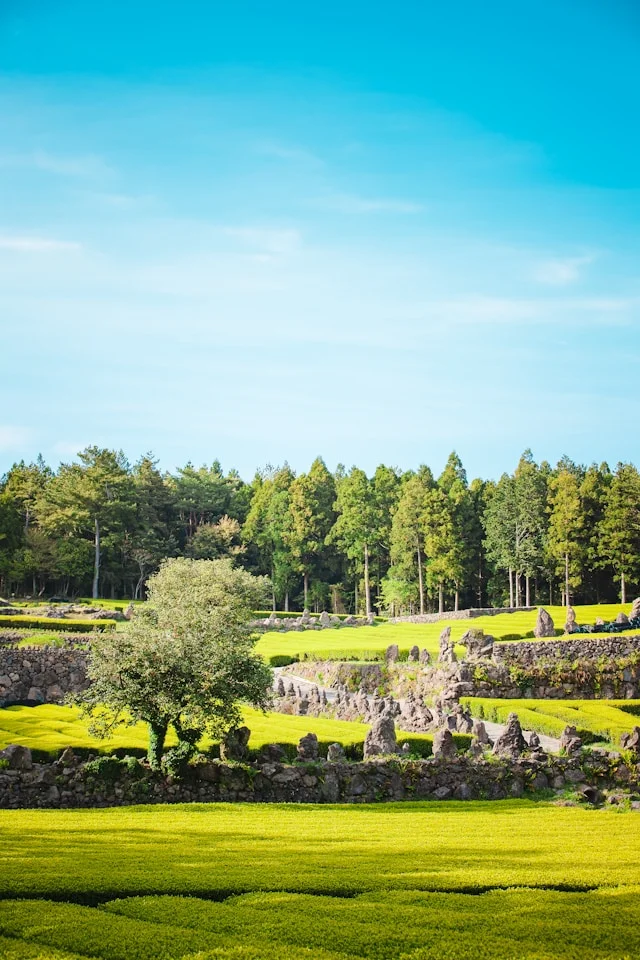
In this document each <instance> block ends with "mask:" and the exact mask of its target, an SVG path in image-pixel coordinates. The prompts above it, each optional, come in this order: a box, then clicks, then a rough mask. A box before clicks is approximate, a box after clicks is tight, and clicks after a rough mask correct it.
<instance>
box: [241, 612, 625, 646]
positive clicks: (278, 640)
mask: <svg viewBox="0 0 640 960" xmlns="http://www.w3.org/2000/svg"><path fill="white" fill-rule="evenodd" d="M548 610H549V613H550V614H551V616H552V617H553V620H554V623H555V625H556V627H558V628H561V627H563V626H564V623H565V619H566V610H565V608H564V607H549V608H548ZM575 610H576V617H577V620H578V623H594V622H595V620H596V617H602V619H603V620H614V619H615V617H616V615H617V614H618V613H619V612H620V610H624V611H625V613H627V614H628V613H629V612H630V610H631V604H630V603H627V604H599V605H596V606H584V607H576V608H575ZM536 617H537V612H536V611H533V612H530V613H524V612H522V611H516V612H515V613H501V614H498V615H497V616H495V617H478V618H477V619H473V620H441V621H440V622H438V623H381V624H378V625H376V626H371V627H353V628H349V627H343V628H341V629H335V630H322V631H315V632H304V633H303V632H300V633H298V632H290V633H278V632H269V633H265V634H263V635H262V636H261V637H260V639H259V641H258V646H257V649H258V650H259V651H260V653H262V655H263V656H264V657H267V658H270V657H276V656H289V657H296V658H298V659H302V658H303V657H304V656H305V655H306V656H307V659H318V660H324V659H327V660H329V659H340V658H344V659H357V660H367V659H371V658H372V657H371V656H370V655H373V656H376V655H377V656H379V655H380V654H381V653H384V651H385V650H386V649H387V647H388V646H389V645H390V644H392V643H397V644H398V646H399V647H400V649H401V651H404V653H405V654H406V653H407V652H408V650H409V648H410V647H412V646H413V645H414V644H417V646H419V647H420V648H421V649H426V650H428V651H429V653H430V654H431V655H432V656H435V655H437V653H438V638H439V637H440V633H441V632H442V630H443V628H444V627H446V626H450V627H451V636H452V637H453V639H454V640H458V639H459V638H460V637H461V636H462V635H463V633H465V631H466V630H468V629H469V628H470V627H477V628H481V629H483V630H484V631H485V633H489V634H491V635H492V636H494V637H496V638H497V639H500V638H504V637H507V638H510V639H512V638H514V637H518V638H519V637H523V636H524V635H525V634H526V633H528V632H530V631H532V630H533V628H534V627H535V624H536ZM625 633H627V634H629V635H633V634H635V633H638V631H637V630H630V631H625ZM590 636H593V637H598V636H610V634H590ZM456 649H457V653H458V654H459V655H460V656H462V655H463V654H464V647H461V646H458V647H457V648H456Z"/></svg>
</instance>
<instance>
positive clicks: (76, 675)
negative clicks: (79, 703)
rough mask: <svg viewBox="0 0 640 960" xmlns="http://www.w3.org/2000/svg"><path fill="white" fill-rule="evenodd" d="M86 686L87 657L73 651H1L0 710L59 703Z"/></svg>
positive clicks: (24, 648)
mask: <svg viewBox="0 0 640 960" xmlns="http://www.w3.org/2000/svg"><path fill="white" fill-rule="evenodd" d="M87 686H88V681H87V654H86V652H85V651H84V650H77V649H73V648H72V647H67V648H65V647H62V648H59V647H23V648H21V649H16V648H3V649H0V707H7V706H10V705H11V704H12V703H23V702H24V701H29V702H33V703H62V702H63V701H64V699H65V697H66V696H67V694H70V693H79V692H80V691H82V690H85V689H86V688H87Z"/></svg>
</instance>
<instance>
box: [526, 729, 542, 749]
mask: <svg viewBox="0 0 640 960" xmlns="http://www.w3.org/2000/svg"><path fill="white" fill-rule="evenodd" d="M540 749H541V748H540V737H539V736H538V734H537V733H536V732H535V730H533V731H532V732H531V733H530V734H529V750H531V751H533V752H536V753H538V752H539V751H540Z"/></svg>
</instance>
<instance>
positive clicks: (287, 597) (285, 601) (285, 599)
mask: <svg viewBox="0 0 640 960" xmlns="http://www.w3.org/2000/svg"><path fill="white" fill-rule="evenodd" d="M284 609H285V613H288V612H289V591H288V590H287V592H286V593H285V595H284Z"/></svg>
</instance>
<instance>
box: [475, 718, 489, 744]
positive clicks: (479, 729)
mask: <svg viewBox="0 0 640 960" xmlns="http://www.w3.org/2000/svg"><path fill="white" fill-rule="evenodd" d="M471 732H472V733H473V735H474V737H475V738H476V740H478V742H479V743H483V744H485V746H490V745H491V740H490V739H489V734H488V733H487V728H486V727H485V725H484V723H483V722H482V720H474V721H473V727H472V729H471Z"/></svg>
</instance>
